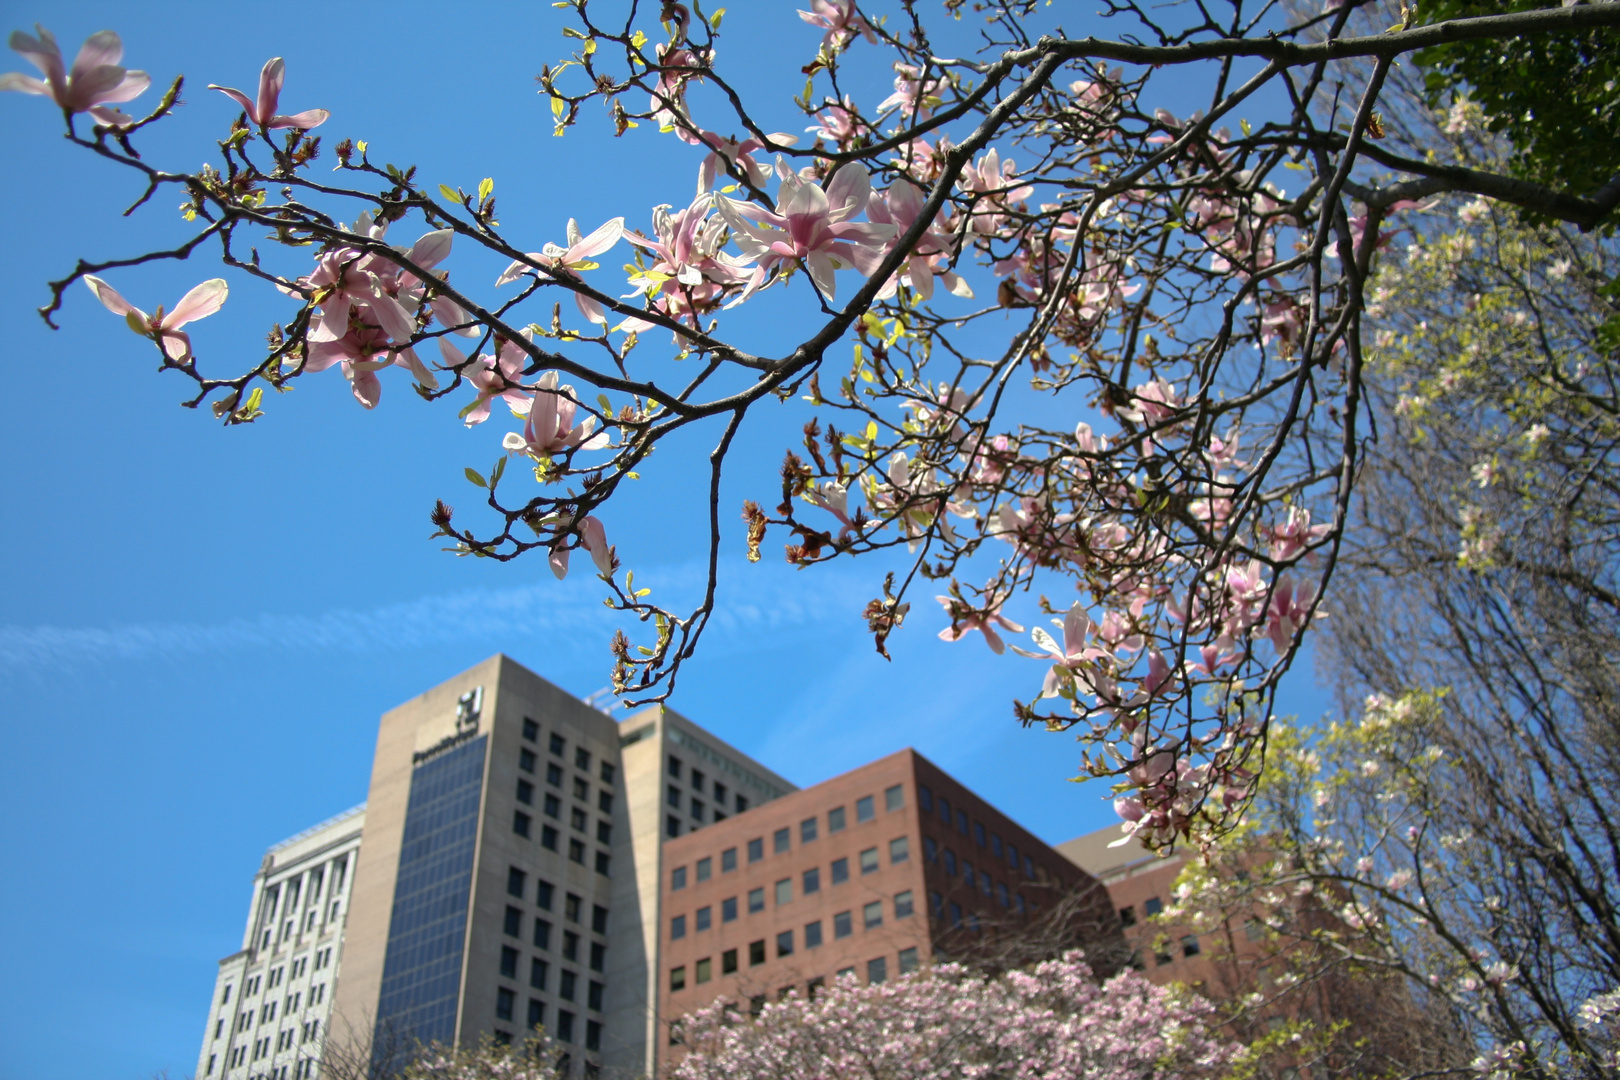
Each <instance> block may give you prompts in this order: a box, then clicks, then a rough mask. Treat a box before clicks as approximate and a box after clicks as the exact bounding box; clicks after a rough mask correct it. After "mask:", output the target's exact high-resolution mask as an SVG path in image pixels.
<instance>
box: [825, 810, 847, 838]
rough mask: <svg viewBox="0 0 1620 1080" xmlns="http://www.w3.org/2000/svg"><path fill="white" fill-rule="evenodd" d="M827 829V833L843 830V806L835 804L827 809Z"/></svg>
mask: <svg viewBox="0 0 1620 1080" xmlns="http://www.w3.org/2000/svg"><path fill="white" fill-rule="evenodd" d="M827 831H828V832H829V833H835V832H843V831H844V808H843V807H842V806H835V807H833V808H832V809H831V810H829V811H827Z"/></svg>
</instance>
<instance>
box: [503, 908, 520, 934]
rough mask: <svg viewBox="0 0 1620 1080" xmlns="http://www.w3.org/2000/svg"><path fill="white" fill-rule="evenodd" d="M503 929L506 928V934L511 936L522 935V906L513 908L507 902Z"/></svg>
mask: <svg viewBox="0 0 1620 1080" xmlns="http://www.w3.org/2000/svg"><path fill="white" fill-rule="evenodd" d="M505 929H506V932H507V934H509V935H510V936H512V937H521V936H522V935H523V909H522V908H515V907H513V906H511V905H510V904H508V905H507V906H506V924H505Z"/></svg>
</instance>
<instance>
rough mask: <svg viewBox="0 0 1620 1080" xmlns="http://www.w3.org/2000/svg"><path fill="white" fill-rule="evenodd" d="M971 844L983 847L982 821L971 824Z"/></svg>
mask: <svg viewBox="0 0 1620 1080" xmlns="http://www.w3.org/2000/svg"><path fill="white" fill-rule="evenodd" d="M973 842H974V843H975V844H978V845H979V846H980V847H984V823H983V822H982V821H975V822H974V823H973Z"/></svg>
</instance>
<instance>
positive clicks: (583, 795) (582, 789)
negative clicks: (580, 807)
mask: <svg viewBox="0 0 1620 1080" xmlns="http://www.w3.org/2000/svg"><path fill="white" fill-rule="evenodd" d="M574 798H576V799H578V800H579V801H580V802H590V801H591V785H589V784H587V783H586V782H585V781H584V780H582V779H580V778H579V777H577V776H576V777H574Z"/></svg>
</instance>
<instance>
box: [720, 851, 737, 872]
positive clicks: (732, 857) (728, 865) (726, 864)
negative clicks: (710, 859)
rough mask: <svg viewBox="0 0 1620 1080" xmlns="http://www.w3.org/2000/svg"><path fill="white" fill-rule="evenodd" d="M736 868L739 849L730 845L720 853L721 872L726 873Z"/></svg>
mask: <svg viewBox="0 0 1620 1080" xmlns="http://www.w3.org/2000/svg"><path fill="white" fill-rule="evenodd" d="M735 869H737V849H736V848H734V847H728V848H726V850H724V851H722V852H721V853H720V872H721V873H722V874H725V873H730V872H731V871H732V870H735Z"/></svg>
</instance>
